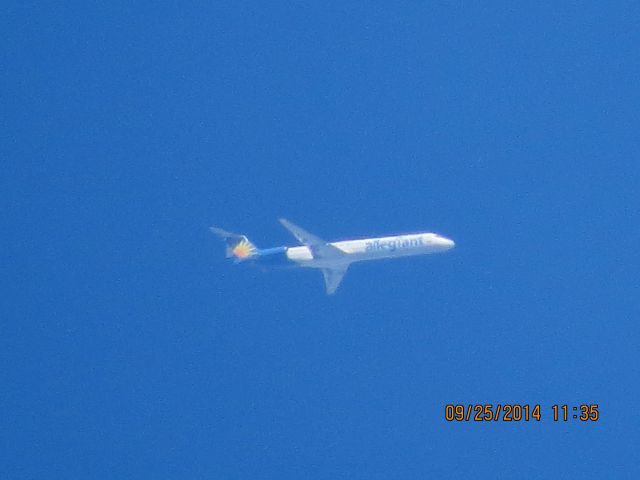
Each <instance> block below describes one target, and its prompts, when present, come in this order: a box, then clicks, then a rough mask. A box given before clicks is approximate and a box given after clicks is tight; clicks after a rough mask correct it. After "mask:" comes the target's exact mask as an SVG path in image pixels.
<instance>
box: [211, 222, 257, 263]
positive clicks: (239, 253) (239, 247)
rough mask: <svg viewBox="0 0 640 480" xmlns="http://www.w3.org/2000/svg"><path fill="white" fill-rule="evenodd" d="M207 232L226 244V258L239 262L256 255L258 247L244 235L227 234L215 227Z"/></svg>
mask: <svg viewBox="0 0 640 480" xmlns="http://www.w3.org/2000/svg"><path fill="white" fill-rule="evenodd" d="M209 230H211V231H212V232H213V233H215V234H216V235H217V236H218V237H220V238H222V239H223V240H224V241H225V242H226V243H227V249H226V252H225V253H226V256H227V258H233V259H235V261H236V262H241V261H243V260H248V259H250V258H251V257H253V256H255V255H257V254H258V247H256V246H255V245H254V244H253V243H251V241H250V240H249V239H248V238H247V237H246V236H245V235H240V234H237V233H232V232H227V231H226V230H223V229H221V228H217V227H211V228H210V229H209Z"/></svg>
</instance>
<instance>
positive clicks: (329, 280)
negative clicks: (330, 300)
mask: <svg viewBox="0 0 640 480" xmlns="http://www.w3.org/2000/svg"><path fill="white" fill-rule="evenodd" d="M347 268H348V265H345V266H344V267H343V268H323V269H322V275H323V276H324V286H325V287H326V289H327V295H332V294H334V293H335V291H336V290H337V289H338V285H340V282H341V281H342V277H344V274H345V273H347Z"/></svg>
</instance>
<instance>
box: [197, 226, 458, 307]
mask: <svg viewBox="0 0 640 480" xmlns="http://www.w3.org/2000/svg"><path fill="white" fill-rule="evenodd" d="M279 220H280V223H281V224H282V225H283V226H284V227H285V228H286V229H287V230H289V231H290V232H291V233H292V234H293V236H294V237H295V238H296V239H297V240H298V241H299V242H300V243H301V244H302V245H300V246H296V247H274V248H265V249H260V248H258V247H256V246H255V244H253V243H251V241H249V239H248V238H247V237H246V236H245V235H239V234H236V233H231V232H227V231H225V230H223V229H221V228H217V227H211V228H210V230H211V231H212V232H213V233H214V234H216V235H217V236H219V237H221V238H222V239H223V240H225V241H226V243H227V249H226V256H227V258H234V259H235V261H234V263H240V262H245V261H255V262H260V263H264V262H267V263H272V262H273V261H274V260H276V261H284V262H285V263H291V262H293V264H294V265H297V266H300V267H310V268H318V269H320V270H321V271H322V274H323V276H324V283H325V288H326V291H327V294H328V295H332V294H334V293H335V291H336V290H337V289H338V286H339V285H340V282H341V281H342V278H343V277H344V275H345V274H346V273H347V269H348V268H349V265H351V264H352V263H355V262H362V261H366V260H380V259H383V258H397V257H407V256H410V255H423V254H428V253H438V252H444V251H446V250H450V249H451V248H453V247H454V246H455V243H454V241H453V240H451V239H448V238H445V237H443V236H441V235H438V234H435V233H430V232H421V233H410V234H406V235H394V236H389V237H375V238H362V239H355V240H343V241H339V242H326V241H324V240H322V239H321V238H319V237H317V236H315V235H313V234H311V233H309V232H307V231H306V230H304V229H302V228H301V227H298V226H297V225H295V224H293V223H291V222H290V221H289V220H287V219H285V218H281V219H279Z"/></svg>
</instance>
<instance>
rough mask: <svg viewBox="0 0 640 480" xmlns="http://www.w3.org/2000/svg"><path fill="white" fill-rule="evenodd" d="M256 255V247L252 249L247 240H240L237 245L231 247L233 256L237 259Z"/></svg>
mask: <svg viewBox="0 0 640 480" xmlns="http://www.w3.org/2000/svg"><path fill="white" fill-rule="evenodd" d="M255 253H256V247H254V246H253V245H252V244H251V243H250V242H249V241H248V240H244V239H243V240H240V242H238V244H237V245H236V246H235V247H233V254H234V255H235V256H236V257H237V258H242V259H244V258H248V257H250V256H251V255H254V254H255Z"/></svg>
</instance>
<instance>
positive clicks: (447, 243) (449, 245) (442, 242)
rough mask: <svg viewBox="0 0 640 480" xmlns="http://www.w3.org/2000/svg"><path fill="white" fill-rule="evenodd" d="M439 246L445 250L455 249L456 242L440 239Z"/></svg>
mask: <svg viewBox="0 0 640 480" xmlns="http://www.w3.org/2000/svg"><path fill="white" fill-rule="evenodd" d="M440 245H442V246H443V247H444V248H446V249H447V250H448V249H450V248H453V247H455V245H456V242H454V241H453V240H451V239H450V238H445V237H440Z"/></svg>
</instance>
